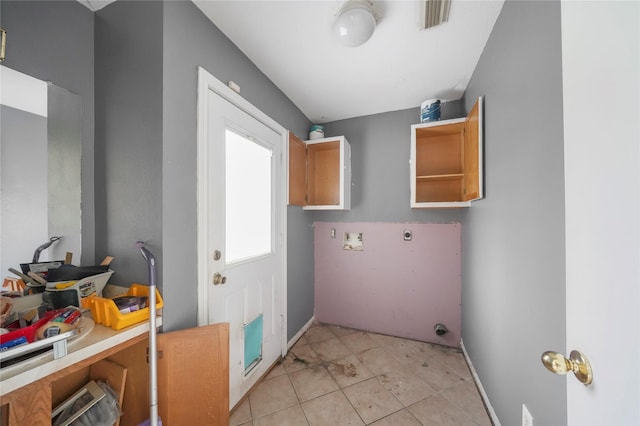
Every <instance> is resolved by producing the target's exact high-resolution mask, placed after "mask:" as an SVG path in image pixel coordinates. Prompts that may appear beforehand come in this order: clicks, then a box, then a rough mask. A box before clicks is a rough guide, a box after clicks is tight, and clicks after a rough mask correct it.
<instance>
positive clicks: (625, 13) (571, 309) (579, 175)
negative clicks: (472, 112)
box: [561, 1, 640, 425]
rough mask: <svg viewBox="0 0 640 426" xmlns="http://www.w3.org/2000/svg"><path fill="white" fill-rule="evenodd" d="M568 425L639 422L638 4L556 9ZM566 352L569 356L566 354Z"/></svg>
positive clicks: (593, 4)
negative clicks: (582, 373) (580, 363)
mask: <svg viewBox="0 0 640 426" xmlns="http://www.w3.org/2000/svg"><path fill="white" fill-rule="evenodd" d="M561 7H562V27H561V28H562V52H563V53H562V67H563V98H564V101H563V102H564V138H565V140H564V144H565V192H566V251H567V255H566V260H567V264H566V267H567V291H566V298H567V302H566V303H567V347H566V350H567V353H568V352H569V351H571V350H574V349H575V350H579V351H581V352H582V353H584V354H585V355H586V356H587V358H588V359H589V361H590V363H591V366H592V368H593V384H592V385H591V386H588V387H585V386H584V385H582V384H581V383H580V382H578V381H577V380H576V379H575V377H574V376H573V375H572V374H569V377H568V378H567V418H568V424H569V425H638V424H640V314H639V313H640V266H639V265H640V248H639V244H640V153H639V149H640V142H639V141H640V128H639V126H640V124H639V122H640V118H639V117H640V107H639V103H640V84H639V80H640V77H639V76H640V67H639V66H638V63H639V60H640V53H639V52H640V3H638V2H637V1H635V2H604V1H603V2H574V1H563V2H562V6H561ZM565 355H567V354H565Z"/></svg>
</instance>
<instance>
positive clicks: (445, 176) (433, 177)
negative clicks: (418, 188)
mask: <svg viewBox="0 0 640 426" xmlns="http://www.w3.org/2000/svg"><path fill="white" fill-rule="evenodd" d="M462 178H464V174H462V173H447V174H441V175H423V176H416V180H417V181H433V180H460V179H462Z"/></svg>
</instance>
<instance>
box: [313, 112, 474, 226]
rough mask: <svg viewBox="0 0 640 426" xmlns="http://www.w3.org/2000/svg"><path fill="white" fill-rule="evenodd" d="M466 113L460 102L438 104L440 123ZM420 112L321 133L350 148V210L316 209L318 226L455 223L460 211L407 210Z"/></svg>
mask: <svg viewBox="0 0 640 426" xmlns="http://www.w3.org/2000/svg"><path fill="white" fill-rule="evenodd" d="M464 115H465V112H464V110H463V109H462V103H461V102H460V101H455V102H447V103H444V104H443V106H442V116H441V119H443V120H445V119H448V118H457V117H462V116H464ZM419 122H420V108H419V107H416V108H410V109H406V110H401V111H393V112H387V113H383V114H375V115H368V116H364V117H357V118H350V119H347V120H340V121H334V122H331V123H327V124H325V125H324V127H325V135H326V136H327V137H329V136H338V135H344V136H345V137H346V138H347V140H348V141H349V144H350V145H351V182H352V186H351V210H349V211H316V212H314V220H317V221H321V222H418V223H421V222H428V223H448V222H460V214H461V209H411V208H410V204H409V198H410V186H409V157H410V148H411V125H412V124H416V123H419Z"/></svg>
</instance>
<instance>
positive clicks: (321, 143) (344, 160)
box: [289, 132, 351, 210]
mask: <svg viewBox="0 0 640 426" xmlns="http://www.w3.org/2000/svg"><path fill="white" fill-rule="evenodd" d="M289 204H290V205H296V206H303V208H304V209H305V210H349V209H350V208H351V147H350V145H349V142H348V141H347V139H346V138H345V137H344V136H335V137H331V138H323V139H314V140H308V141H303V140H301V139H300V138H298V137H297V136H296V135H294V134H293V133H292V132H289Z"/></svg>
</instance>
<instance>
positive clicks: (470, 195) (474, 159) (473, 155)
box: [463, 101, 482, 201]
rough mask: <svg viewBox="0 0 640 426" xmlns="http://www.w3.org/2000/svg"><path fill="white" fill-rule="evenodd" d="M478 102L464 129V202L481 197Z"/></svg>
mask: <svg viewBox="0 0 640 426" xmlns="http://www.w3.org/2000/svg"><path fill="white" fill-rule="evenodd" d="M481 137H482V136H481V132H480V101H478V102H476V103H475V104H474V105H473V108H472V109H471V111H470V112H469V115H468V116H467V119H466V121H465V127H464V191H463V199H464V201H471V200H477V199H478V198H481V197H482V192H481V191H482V188H481V183H480V178H481V174H480V167H481V165H480V161H481V158H480V152H481V149H482V145H481V140H480V138H481Z"/></svg>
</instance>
